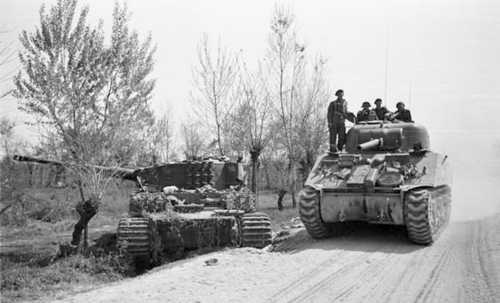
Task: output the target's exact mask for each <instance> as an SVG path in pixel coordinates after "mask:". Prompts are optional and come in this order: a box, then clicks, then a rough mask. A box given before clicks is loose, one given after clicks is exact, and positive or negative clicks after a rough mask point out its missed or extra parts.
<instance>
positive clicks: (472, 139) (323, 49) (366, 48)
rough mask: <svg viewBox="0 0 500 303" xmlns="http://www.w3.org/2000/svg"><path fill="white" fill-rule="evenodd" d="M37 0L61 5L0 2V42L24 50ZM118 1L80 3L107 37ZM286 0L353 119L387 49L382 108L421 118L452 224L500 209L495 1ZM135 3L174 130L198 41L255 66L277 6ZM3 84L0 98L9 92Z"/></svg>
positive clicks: (499, 8) (230, 0) (376, 89)
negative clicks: (448, 187) (450, 198)
mask: <svg viewBox="0 0 500 303" xmlns="http://www.w3.org/2000/svg"><path fill="white" fill-rule="evenodd" d="M42 2H46V3H48V4H50V3H53V2H54V1H38V0H1V1H0V28H3V29H5V30H8V32H7V34H3V35H1V38H2V40H3V41H12V42H14V43H15V44H14V46H15V47H17V36H18V34H19V32H20V31H21V30H22V29H28V30H33V29H34V28H35V26H36V25H37V24H38V22H39V20H38V10H39V7H40V5H41V4H42ZM113 2H114V1H111V0H106V1H104V0H87V1H82V0H81V2H80V3H87V4H89V5H90V18H91V21H92V22H97V20H98V19H99V18H102V19H103V20H104V23H105V26H106V29H107V32H108V34H109V28H110V26H111V12H112V7H113ZM285 3H287V4H289V5H290V6H291V7H292V8H293V10H294V12H295V15H296V20H297V22H298V25H299V35H300V37H301V40H303V41H304V42H305V43H306V44H307V51H308V52H310V53H311V54H312V55H314V54H321V55H323V56H325V57H326V58H328V79H329V84H330V86H331V87H332V90H335V89H337V88H343V89H344V91H345V93H346V99H347V100H348V101H349V105H350V110H352V111H356V110H358V108H359V106H360V105H361V102H363V101H373V100H374V99H375V98H376V97H382V98H383V97H384V95H385V92H384V87H385V66H386V60H385V58H386V47H388V48H387V49H388V56H387V57H388V61H387V63H388V82H387V86H388V95H387V100H386V101H387V105H388V106H389V108H390V109H393V108H394V104H395V103H396V102H397V101H400V100H401V101H404V102H406V103H407V104H408V107H409V108H410V109H411V110H412V114H413V117H414V119H415V120H416V121H417V122H420V123H422V124H424V125H426V126H427V127H428V128H429V130H430V135H431V141H432V145H433V146H434V149H435V150H437V151H439V152H442V153H446V154H448V155H450V159H451V161H453V162H452V163H453V166H454V167H455V172H456V173H455V180H456V181H455V186H454V187H453V189H454V197H456V198H455V200H454V205H455V206H454V208H453V209H454V210H453V211H454V216H455V217H457V218H469V219H470V218H474V214H479V213H481V212H482V213H484V212H486V213H492V212H493V211H498V210H499V209H500V203H499V201H500V200H499V199H498V197H499V196H500V187H498V182H500V181H499V180H500V173H499V171H500V160H499V159H500V158H499V157H498V154H499V151H500V1H498V0H420V1H418V0H411V1H410V0H408V1H402V0H398V1H387V0H386V1H373V0H365V1H345V0H342V1H340V0H338V1H332V0H325V1H311V0H296V1H289V2H285ZM128 4H129V8H130V11H131V12H132V13H133V16H132V26H133V27H134V28H136V29H137V30H138V31H139V32H140V33H142V34H144V35H145V34H147V33H148V32H151V33H152V36H153V39H154V41H155V43H156V44H157V46H158V50H157V53H156V65H155V70H154V73H153V76H154V77H155V78H156V79H157V85H156V89H155V95H154V98H153V106H154V108H155V111H156V113H158V114H161V113H162V112H164V111H170V112H171V114H172V117H174V118H175V120H176V122H177V124H179V123H180V121H181V120H182V119H183V117H186V113H188V111H189V108H188V106H187V104H188V100H189V97H188V96H189V91H190V89H191V68H192V65H193V63H194V62H195V58H196V53H195V49H196V44H197V42H198V41H199V40H200V38H201V36H202V34H203V33H208V35H209V37H210V38H211V39H212V40H213V41H215V40H217V39H219V38H220V39H221V41H222V42H223V43H224V44H225V45H227V46H228V47H229V48H230V49H233V50H235V51H238V52H240V51H241V52H242V55H243V56H244V57H245V58H247V60H248V61H249V63H250V64H252V62H255V61H256V60H257V59H259V58H261V57H262V56H263V55H264V52H265V48H266V39H267V33H268V26H269V20H270V16H271V13H272V10H273V6H274V2H273V1H270V0H262V1H256V0H253V1H237V0H225V1H214V0H211V1H202V0H200V1H189V0H183V1H175V2H174V1H167V0H162V1H157V0H155V1H153V0H149V1H146V0H129V1H128ZM15 65H16V62H13V64H12V66H11V68H13V69H15V68H16V66H15ZM2 85H3V87H0V91H3V90H4V89H6V87H5V85H6V84H5V83H4V84H2ZM332 92H333V91H332ZM410 95H411V102H410ZM326 106H327V104H326V103H325V107H326ZM0 109H1V110H0V115H2V116H3V115H8V116H9V117H11V118H13V119H16V120H17V121H18V122H22V121H24V119H25V117H23V116H22V115H20V114H19V113H18V112H17V111H16V106H15V102H14V101H13V100H7V101H4V102H1V103H0ZM17 134H18V135H22V136H26V134H27V130H26V127H18V128H17ZM178 140H179V139H178ZM457 206H458V207H457Z"/></svg>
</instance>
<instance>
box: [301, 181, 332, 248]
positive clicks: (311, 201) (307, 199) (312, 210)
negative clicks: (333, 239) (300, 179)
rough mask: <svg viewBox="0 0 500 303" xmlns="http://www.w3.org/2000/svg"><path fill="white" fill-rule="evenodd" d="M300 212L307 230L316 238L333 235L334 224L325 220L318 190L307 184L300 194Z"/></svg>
mask: <svg viewBox="0 0 500 303" xmlns="http://www.w3.org/2000/svg"><path fill="white" fill-rule="evenodd" d="M299 214H300V219H301V220H302V223H304V226H305V227H306V230H307V232H308V233H309V235H311V237H313V238H315V239H321V238H327V237H329V236H331V235H332V226H331V225H329V224H327V223H325V222H323V220H322V219H321V214H320V209H319V195H318V191H317V190H315V189H314V188H312V187H309V186H306V187H304V188H303V189H302V191H301V192H300V194H299Z"/></svg>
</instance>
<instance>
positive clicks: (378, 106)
mask: <svg viewBox="0 0 500 303" xmlns="http://www.w3.org/2000/svg"><path fill="white" fill-rule="evenodd" d="M374 103H375V108H374V109H373V110H374V111H375V114H376V115H377V120H382V121H383V120H385V119H387V114H390V113H389V110H387V108H386V107H385V106H382V99H380V98H377V99H375V102H374Z"/></svg>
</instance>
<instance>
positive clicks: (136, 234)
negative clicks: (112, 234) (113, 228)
mask: <svg viewBox="0 0 500 303" xmlns="http://www.w3.org/2000/svg"><path fill="white" fill-rule="evenodd" d="M158 240H159V239H158V237H157V235H156V229H155V227H154V223H153V221H152V220H151V219H150V218H134V217H128V218H122V219H120V221H119V222H118V230H117V241H118V245H119V247H120V248H121V249H122V250H123V251H124V253H125V254H126V255H127V257H129V258H130V259H131V260H133V261H134V262H135V263H136V264H140V265H142V266H146V267H147V266H149V265H150V264H152V263H156V262H157V261H158V251H159V249H158V247H157V246H158V245H159V241H158Z"/></svg>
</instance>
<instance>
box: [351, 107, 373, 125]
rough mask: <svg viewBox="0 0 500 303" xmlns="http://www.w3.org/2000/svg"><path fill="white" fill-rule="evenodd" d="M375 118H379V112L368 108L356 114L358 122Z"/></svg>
mask: <svg viewBox="0 0 500 303" xmlns="http://www.w3.org/2000/svg"><path fill="white" fill-rule="evenodd" d="M373 120H377V114H376V113H375V112H374V111H373V110H371V109H368V108H366V109H362V110H360V111H359V112H358V114H357V115H356V121H357V122H362V121H373Z"/></svg>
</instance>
